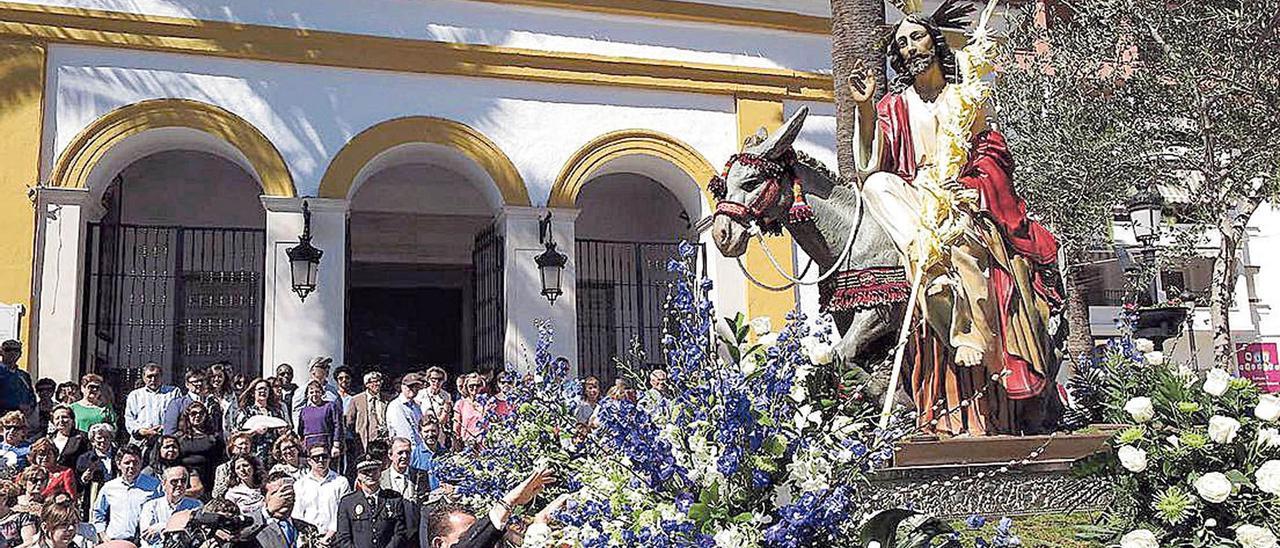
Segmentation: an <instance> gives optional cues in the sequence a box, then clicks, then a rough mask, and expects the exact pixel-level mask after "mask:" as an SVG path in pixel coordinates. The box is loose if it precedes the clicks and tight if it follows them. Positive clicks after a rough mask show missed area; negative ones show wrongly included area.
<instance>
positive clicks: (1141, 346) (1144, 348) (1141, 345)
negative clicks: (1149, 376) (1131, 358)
mask: <svg viewBox="0 0 1280 548" xmlns="http://www.w3.org/2000/svg"><path fill="white" fill-rule="evenodd" d="M1133 348H1134V350H1137V351H1138V353H1140V354H1146V353H1147V352H1154V351H1155V349H1156V343H1154V342H1152V341H1151V339H1134V340H1133Z"/></svg>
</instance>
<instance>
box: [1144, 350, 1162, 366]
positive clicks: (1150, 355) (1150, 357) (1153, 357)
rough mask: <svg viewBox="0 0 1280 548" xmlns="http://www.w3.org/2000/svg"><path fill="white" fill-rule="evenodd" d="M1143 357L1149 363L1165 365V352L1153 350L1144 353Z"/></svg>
mask: <svg viewBox="0 0 1280 548" xmlns="http://www.w3.org/2000/svg"><path fill="white" fill-rule="evenodd" d="M1142 359H1143V360H1145V361H1146V362H1147V365H1164V352H1161V351H1159V350H1152V351H1150V352H1147V353H1145V354H1143V355H1142Z"/></svg>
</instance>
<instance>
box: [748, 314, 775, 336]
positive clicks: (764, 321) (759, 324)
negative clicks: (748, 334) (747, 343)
mask: <svg viewBox="0 0 1280 548" xmlns="http://www.w3.org/2000/svg"><path fill="white" fill-rule="evenodd" d="M751 331H752V332H753V333H755V334H756V336H757V337H763V336H765V335H767V334H769V333H771V332H773V321H772V320H770V319H769V317H768V316H758V317H755V318H751Z"/></svg>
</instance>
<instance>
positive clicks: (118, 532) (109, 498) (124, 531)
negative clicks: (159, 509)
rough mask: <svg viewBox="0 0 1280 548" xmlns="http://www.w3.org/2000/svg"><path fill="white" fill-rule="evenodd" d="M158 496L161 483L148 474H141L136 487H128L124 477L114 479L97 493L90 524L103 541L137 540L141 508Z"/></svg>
mask: <svg viewBox="0 0 1280 548" xmlns="http://www.w3.org/2000/svg"><path fill="white" fill-rule="evenodd" d="M157 496H160V480H158V479H156V478H155V477H154V476H151V475H149V474H139V475H138V478H137V479H135V480H134V481H133V483H126V482H125V481H124V478H123V477H120V478H116V479H113V480H111V481H108V482H107V483H105V484H103V485H102V489H101V490H99V491H98V500H97V501H95V502H94V504H93V511H92V512H90V514H91V515H90V516H89V517H90V520H89V521H90V523H92V524H93V528H94V529H97V530H98V533H100V534H102V538H103V539H104V540H132V539H136V538H137V537H138V523H139V522H140V521H141V519H142V505H143V504H145V503H146V502H147V501H148V500H151V499H152V498H155V497H157Z"/></svg>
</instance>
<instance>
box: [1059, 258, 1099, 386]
mask: <svg viewBox="0 0 1280 548" xmlns="http://www.w3.org/2000/svg"><path fill="white" fill-rule="evenodd" d="M1073 255H1075V254H1073ZM1080 258H1081V257H1072V258H1070V259H1068V260H1069V261H1070V262H1071V263H1073V264H1068V265H1063V266H1064V267H1065V268H1066V271H1067V277H1066V283H1065V284H1064V285H1065V286H1066V290H1067V318H1066V319H1067V356H1068V360H1067V367H1069V368H1071V369H1070V370H1069V372H1070V373H1072V374H1074V373H1075V365H1076V364H1077V363H1079V360H1080V359H1081V358H1082V357H1089V356H1091V355H1092V354H1093V331H1092V328H1091V326H1090V324H1089V302H1088V301H1087V300H1086V298H1085V291H1086V285H1085V272H1084V269H1083V268H1081V267H1080V266H1077V265H1078V264H1079V263H1080V261H1079V259H1080Z"/></svg>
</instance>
